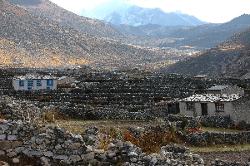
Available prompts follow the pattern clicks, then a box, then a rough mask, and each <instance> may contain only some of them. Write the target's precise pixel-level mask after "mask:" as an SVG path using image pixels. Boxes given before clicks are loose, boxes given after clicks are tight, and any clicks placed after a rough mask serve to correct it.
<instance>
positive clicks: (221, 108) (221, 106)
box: [215, 102, 224, 112]
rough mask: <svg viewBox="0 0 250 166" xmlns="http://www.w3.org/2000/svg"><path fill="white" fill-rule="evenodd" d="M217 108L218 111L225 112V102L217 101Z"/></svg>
mask: <svg viewBox="0 0 250 166" xmlns="http://www.w3.org/2000/svg"><path fill="white" fill-rule="evenodd" d="M215 110H216V111H217V112H224V104H223V103H220V102H219V103H215Z"/></svg>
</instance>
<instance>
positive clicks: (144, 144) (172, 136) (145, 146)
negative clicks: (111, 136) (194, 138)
mask: <svg viewBox="0 0 250 166" xmlns="http://www.w3.org/2000/svg"><path fill="white" fill-rule="evenodd" d="M123 139H124V140H125V141H130V142H131V143H133V144H135V145H137V146H138V147H140V148H141V149H142V150H143V151H144V152H146V153H155V152H159V151H160V149H161V147H162V146H165V145H167V144H169V143H181V142H182V141H181V139H180V137H179V136H178V134H176V132H175V131H174V132H173V131H153V130H152V131H149V132H145V133H143V134H142V135H141V136H140V137H139V138H135V137H134V136H133V135H132V134H131V133H130V132H128V131H127V132H125V133H124V136H123Z"/></svg>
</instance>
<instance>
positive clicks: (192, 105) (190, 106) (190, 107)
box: [186, 102, 195, 111]
mask: <svg viewBox="0 0 250 166" xmlns="http://www.w3.org/2000/svg"><path fill="white" fill-rule="evenodd" d="M186 104H187V110H188V111H194V110H195V103H193V102H187V103H186Z"/></svg>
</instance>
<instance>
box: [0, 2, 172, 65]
mask: <svg viewBox="0 0 250 166" xmlns="http://www.w3.org/2000/svg"><path fill="white" fill-rule="evenodd" d="M0 20H1V22H0V43H1V45H0V54H1V56H0V58H1V59H0V62H1V65H3V66H6V65H12V66H13V64H14V65H15V66H26V67H60V66H67V65H81V64H87V65H92V66H93V67H96V68H108V69H110V68H117V67H142V66H144V67H152V65H153V64H155V63H161V62H164V63H165V62H168V61H169V60H171V58H173V56H168V55H169V54H167V53H165V52H163V51H161V50H149V49H144V48H139V47H135V46H132V45H125V44H121V43H119V42H116V41H111V40H106V39H101V38H97V37H93V36H91V35H88V34H83V33H81V32H79V31H77V30H75V29H73V28H69V27H67V26H62V25H61V24H60V23H57V22H55V21H53V22H52V21H51V20H49V19H46V18H44V17H39V16H37V15H33V14H32V13H30V12H29V11H27V10H24V9H23V8H20V7H18V6H15V5H13V4H10V3H8V2H7V1H1V5H0Z"/></svg>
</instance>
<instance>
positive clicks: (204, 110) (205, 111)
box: [201, 103, 208, 116]
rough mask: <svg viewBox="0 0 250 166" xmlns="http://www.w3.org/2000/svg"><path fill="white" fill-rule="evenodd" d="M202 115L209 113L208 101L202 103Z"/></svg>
mask: <svg viewBox="0 0 250 166" xmlns="http://www.w3.org/2000/svg"><path fill="white" fill-rule="evenodd" d="M201 115H202V116H207V115H208V111H207V103H201Z"/></svg>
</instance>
